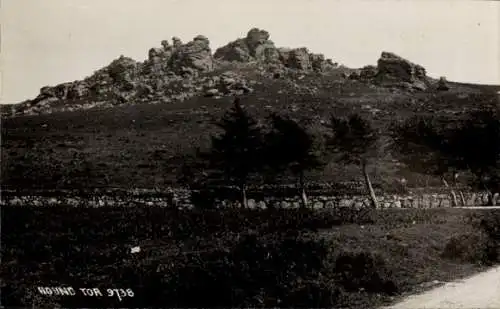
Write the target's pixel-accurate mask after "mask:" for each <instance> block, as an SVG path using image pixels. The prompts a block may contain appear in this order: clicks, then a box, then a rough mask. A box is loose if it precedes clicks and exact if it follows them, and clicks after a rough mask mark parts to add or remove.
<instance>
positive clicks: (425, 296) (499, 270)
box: [383, 266, 500, 309]
mask: <svg viewBox="0 0 500 309" xmlns="http://www.w3.org/2000/svg"><path fill="white" fill-rule="evenodd" d="M383 308H385V309H412V308H414V309H417V308H418V309H424V308H428V309H438V308H439V309H442V308H450V309H451V308H464V309H465V308H466V309H472V308H481V309H483V308H491V309H493V308H494V309H498V308H500V266H497V267H495V268H492V269H490V270H488V271H485V272H482V273H479V274H476V275H474V276H472V277H469V278H466V279H463V280H458V281H454V282H450V283H447V284H445V285H443V286H440V287H437V288H434V289H432V290H430V291H427V292H425V293H422V294H418V295H413V296H409V297H407V298H406V299H404V300H403V301H401V302H399V303H397V304H395V305H392V306H389V307H383Z"/></svg>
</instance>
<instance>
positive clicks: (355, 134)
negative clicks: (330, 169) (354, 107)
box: [326, 114, 380, 208]
mask: <svg viewBox="0 0 500 309" xmlns="http://www.w3.org/2000/svg"><path fill="white" fill-rule="evenodd" d="M326 127H327V128H328V129H329V132H328V133H329V134H328V135H327V136H326V146H327V149H328V150H329V151H330V152H332V153H334V154H340V157H339V159H338V160H339V161H340V162H345V163H350V164H356V165H358V166H360V167H361V170H362V173H363V177H364V180H365V184H366V187H367V189H368V193H369V195H370V199H371V204H372V207H373V208H378V201H377V197H376V195H375V191H374V190H373V186H372V183H371V180H370V176H369V174H368V169H367V166H368V163H369V158H370V157H373V156H375V155H376V154H377V152H378V151H379V150H380V147H379V146H380V145H379V144H378V142H379V141H380V134H379V132H378V131H377V130H375V129H374V128H373V127H372V125H371V124H370V123H369V122H368V121H367V120H366V119H364V118H362V117H361V116H359V115H357V114H353V115H351V116H349V117H348V118H338V117H335V116H333V115H332V116H331V117H330V122H329V123H328V124H327V125H326Z"/></svg>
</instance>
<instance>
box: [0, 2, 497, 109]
mask: <svg viewBox="0 0 500 309" xmlns="http://www.w3.org/2000/svg"><path fill="white" fill-rule="evenodd" d="M499 19H500V3H499V2H497V1H467V0H451V1H448V0H400V1H396V0H365V1H358V0H252V1H249V0H211V1H207V0H140V1H139V0H1V17H0V20H1V27H2V28H1V35H2V36H1V39H2V40H1V52H0V70H1V73H2V76H1V80H0V81H1V83H2V85H1V86H2V88H1V90H2V92H1V102H2V103H16V102H19V101H22V100H25V99H30V98H33V97H35V96H36V95H37V94H38V92H39V89H40V88H41V87H42V86H45V85H55V84H58V83H62V82H66V81H73V80H77V79H81V78H83V77H85V76H88V75H90V74H92V72H93V71H94V70H97V69H99V68H101V67H103V66H105V65H107V64H108V63H109V62H111V61H112V60H113V59H115V58H117V57H118V56H120V55H121V54H123V55H125V56H128V57H131V58H134V59H135V60H140V61H142V60H144V59H145V58H146V57H147V52H148V50H149V48H151V47H154V46H158V47H159V46H161V45H160V42H161V40H163V39H169V40H170V39H171V37H172V36H178V37H180V38H181V39H182V40H183V41H185V42H186V41H189V40H191V39H192V38H193V37H194V36H196V35H198V34H203V35H205V36H207V37H208V38H209V39H210V44H211V47H212V50H214V51H215V49H216V48H217V47H220V46H221V45H224V44H226V43H228V42H229V41H232V40H234V39H236V38H238V37H242V36H245V34H246V33H247V32H248V30H249V29H250V28H252V27H259V28H262V29H265V30H267V31H269V32H270V34H271V40H273V41H274V42H275V44H276V45H277V46H283V47H300V46H306V47H308V48H309V49H310V50H311V51H312V52H317V53H323V54H325V56H326V57H328V58H332V60H333V61H334V62H339V63H341V64H345V65H347V66H350V67H361V66H364V65H367V64H376V61H377V59H378V57H379V56H380V53H381V52H382V51H391V52H394V53H396V54H399V55H401V56H403V57H405V58H407V59H409V60H411V61H413V62H416V63H418V64H421V65H423V66H424V67H425V68H426V69H427V71H428V74H429V75H431V76H435V77H439V76H447V77H448V79H449V80H455V81H463V82H480V83H489V84H500V47H499V45H500V33H499V31H500V30H499V29H500V25H499Z"/></svg>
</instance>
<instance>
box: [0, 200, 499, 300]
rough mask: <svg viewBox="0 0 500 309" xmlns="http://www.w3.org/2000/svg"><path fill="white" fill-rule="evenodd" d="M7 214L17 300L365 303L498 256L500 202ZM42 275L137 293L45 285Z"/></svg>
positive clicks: (10, 286) (9, 269)
mask: <svg viewBox="0 0 500 309" xmlns="http://www.w3.org/2000/svg"><path fill="white" fill-rule="evenodd" d="M2 216H3V217H4V218H7V217H8V218H15V220H4V224H3V226H2V245H3V246H2V258H3V260H2V266H1V273H2V279H3V280H2V281H3V287H2V292H3V293H2V303H3V304H6V305H8V306H25V305H35V306H40V305H41V304H42V303H45V304H54V303H58V304H60V305H62V306H63V307H74V306H78V307H81V306H86V307H94V306H99V307H103V306H110V307H115V306H119V307H129V306H141V307H150V306H162V307H200V306H204V307H215V306H223V307H242V306H247V307H248V306H250V307H273V306H274V307H291V306H293V307H326V306H328V307H335V308H342V307H349V308H366V307H374V306H376V305H380V304H386V303H390V302H392V301H395V300H396V298H398V297H401V296H402V295H406V294H407V293H413V292H415V291H419V290H422V289H427V288H428V287H429V286H430V285H432V284H433V282H434V283H436V282H440V281H449V280H452V279H456V278H460V277H463V276H466V275H469V274H472V273H474V272H477V271H479V270H482V269H484V268H485V267H486V266H487V265H490V264H491V263H494V262H495V261H496V260H497V255H496V254H497V251H496V250H497V249H496V248H497V244H498V243H495V241H498V239H495V235H497V236H498V225H495V224H496V223H498V221H494V220H497V219H496V218H500V211H499V210H484V209H483V210H472V209H427V210H416V209H411V210H409V209H406V210H402V209H388V210H377V211H367V210H348V209H344V210H339V209H337V210H328V211H321V212H318V211H316V212H312V211H306V210H219V211H196V210H189V211H188V210H171V209H166V208H147V207H136V208H64V207H56V208H30V207H3V208H2ZM492 220H493V221H492ZM495 226H496V227H495ZM495 233H496V234H495ZM133 247H140V248H141V250H140V252H137V253H132V252H131V248H133ZM38 286H44V287H51V286H63V287H65V286H66V287H67V286H71V287H74V288H75V289H77V288H99V289H100V290H101V291H106V289H108V288H109V289H114V288H117V289H120V288H122V289H131V290H132V291H133V293H134V296H133V297H129V296H127V297H123V298H122V299H121V300H119V299H118V298H116V297H105V296H103V297H99V296H97V297H85V296H83V295H81V294H76V295H75V296H42V295H40V294H39V293H38V291H37V290H36V288H37V287H38ZM193 296H196V297H193Z"/></svg>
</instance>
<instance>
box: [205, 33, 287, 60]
mask: <svg viewBox="0 0 500 309" xmlns="http://www.w3.org/2000/svg"><path fill="white" fill-rule="evenodd" d="M269 37H270V35H269V32H267V31H265V30H261V29H258V28H252V29H250V31H248V33H247V36H246V37H245V38H239V39H237V40H235V41H232V42H230V43H229V44H227V45H226V46H223V47H220V48H218V49H217V50H216V51H215V54H214V58H215V59H218V60H225V61H237V62H249V61H255V60H257V61H276V60H278V52H277V49H276V47H275V46H274V43H273V42H272V41H271V40H269Z"/></svg>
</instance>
